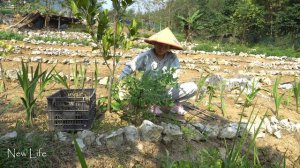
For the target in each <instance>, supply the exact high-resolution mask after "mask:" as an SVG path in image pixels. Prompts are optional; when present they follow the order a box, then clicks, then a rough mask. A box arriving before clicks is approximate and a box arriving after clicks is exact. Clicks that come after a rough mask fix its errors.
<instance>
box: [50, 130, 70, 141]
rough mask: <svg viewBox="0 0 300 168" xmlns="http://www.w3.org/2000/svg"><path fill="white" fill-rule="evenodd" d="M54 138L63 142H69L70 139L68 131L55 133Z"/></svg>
mask: <svg viewBox="0 0 300 168" xmlns="http://www.w3.org/2000/svg"><path fill="white" fill-rule="evenodd" d="M54 139H55V140H58V141H61V142H68V141H70V137H69V134H68V133H66V132H57V133H56V134H55V135H54Z"/></svg>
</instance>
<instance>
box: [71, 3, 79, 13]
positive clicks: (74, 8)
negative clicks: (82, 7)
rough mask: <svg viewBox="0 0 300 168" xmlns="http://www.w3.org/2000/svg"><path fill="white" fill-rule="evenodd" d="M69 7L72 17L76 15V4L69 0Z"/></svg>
mask: <svg viewBox="0 0 300 168" xmlns="http://www.w3.org/2000/svg"><path fill="white" fill-rule="evenodd" d="M70 6H71V9H72V12H73V14H74V15H78V13H79V12H78V7H77V5H76V3H75V2H74V0H71V1H70Z"/></svg>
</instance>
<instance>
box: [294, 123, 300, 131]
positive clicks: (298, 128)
mask: <svg viewBox="0 0 300 168" xmlns="http://www.w3.org/2000/svg"><path fill="white" fill-rule="evenodd" d="M295 129H296V131H297V132H299V133H300V123H297V124H295Z"/></svg>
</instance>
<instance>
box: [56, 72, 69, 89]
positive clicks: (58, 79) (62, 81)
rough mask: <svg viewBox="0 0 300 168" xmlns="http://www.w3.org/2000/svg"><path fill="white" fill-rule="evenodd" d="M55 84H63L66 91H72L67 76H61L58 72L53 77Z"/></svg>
mask: <svg viewBox="0 0 300 168" xmlns="http://www.w3.org/2000/svg"><path fill="white" fill-rule="evenodd" d="M53 78H54V80H55V82H57V83H60V84H62V85H63V86H64V87H65V88H66V89H70V86H69V84H68V82H67V77H66V76H65V75H61V74H59V73H58V72H56V73H55V75H53Z"/></svg>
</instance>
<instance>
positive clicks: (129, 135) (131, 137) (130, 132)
mask: <svg viewBox="0 0 300 168" xmlns="http://www.w3.org/2000/svg"><path fill="white" fill-rule="evenodd" d="M124 135H125V139H126V141H128V142H132V143H135V142H137V141H138V140H139V139H140V136H139V132H138V129H137V128H136V127H135V126H133V125H130V126H127V127H125V128H124Z"/></svg>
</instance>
